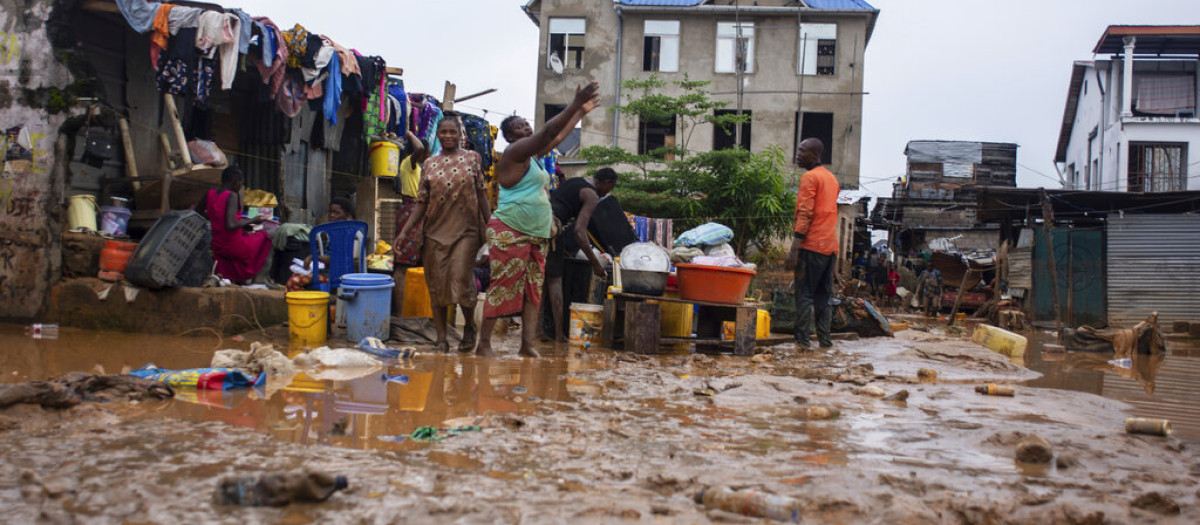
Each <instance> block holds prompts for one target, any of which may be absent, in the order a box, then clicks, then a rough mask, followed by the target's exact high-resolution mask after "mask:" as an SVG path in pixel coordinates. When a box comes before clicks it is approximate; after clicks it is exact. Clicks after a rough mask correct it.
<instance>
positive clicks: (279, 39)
mask: <svg viewBox="0 0 1200 525" xmlns="http://www.w3.org/2000/svg"><path fill="white" fill-rule="evenodd" d="M254 21H255V22H258V23H260V24H262V25H264V26H266V28H267V29H268V32H269V33H273V34H274V36H272V37H271V38H272V39H273V40H274V41H275V44H276V45H275V55H274V58H273V59H272V60H271V61H270V64H269V65H267V64H264V63H263V62H266V61H265V60H264V61H263V62H259V63H258V76H259V77H261V78H262V81H263V84H270V86H271V88H270V90H269V91H268V92H269V93H271V95H272V97H276V96H277V95H278V93H279V90H280V89H281V88H282V86H283V77H284V73H285V69H286V68H287V58H288V49H287V47H286V45H284V43H285V39H284V36H283V32H282V31H280V30H279V27H278V26H276V25H275V22H272V21H271V19H270V18H266V17H259V18H255V19H254ZM264 52H265V51H264Z"/></svg>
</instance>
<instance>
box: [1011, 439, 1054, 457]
mask: <svg viewBox="0 0 1200 525" xmlns="http://www.w3.org/2000/svg"><path fill="white" fill-rule="evenodd" d="M1052 459H1054V450H1053V449H1052V448H1051V447H1050V442H1049V441H1046V440H1045V438H1043V437H1041V436H1039V435H1037V434H1029V435H1027V436H1025V438H1024V439H1022V440H1021V442H1020V443H1019V444H1017V461H1020V462H1021V463H1034V464H1042V463H1049V462H1050V460H1052Z"/></svg>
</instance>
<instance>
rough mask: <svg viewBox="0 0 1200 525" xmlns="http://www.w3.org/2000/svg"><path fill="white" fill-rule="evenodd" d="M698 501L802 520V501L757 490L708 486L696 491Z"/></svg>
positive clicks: (747, 512)
mask: <svg viewBox="0 0 1200 525" xmlns="http://www.w3.org/2000/svg"><path fill="white" fill-rule="evenodd" d="M695 500H696V503H699V504H701V505H704V506H705V507H708V508H710V509H719V510H723V511H727V512H734V513H737V514H741V515H744V516H753V517H756V518H770V519H773V520H777V521H784V522H791V523H796V522H798V521H800V502H799V501H797V500H795V499H792V498H788V497H785V496H777V495H775V494H770V493H766V492H759V491H756V490H733V489H729V488H726V487H719V488H707V489H704V490H701V491H700V492H698V493H696V497H695Z"/></svg>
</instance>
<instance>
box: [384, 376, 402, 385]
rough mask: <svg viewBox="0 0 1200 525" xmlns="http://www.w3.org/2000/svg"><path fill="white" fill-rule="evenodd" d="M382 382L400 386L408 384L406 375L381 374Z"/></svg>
mask: <svg viewBox="0 0 1200 525" xmlns="http://www.w3.org/2000/svg"><path fill="white" fill-rule="evenodd" d="M382 377H383V380H384V381H387V382H390V383H399V384H401V385H407V384H408V374H396V375H387V374H383V376H382Z"/></svg>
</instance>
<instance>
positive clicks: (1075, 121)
mask: <svg viewBox="0 0 1200 525" xmlns="http://www.w3.org/2000/svg"><path fill="white" fill-rule="evenodd" d="M1092 53H1093V55H1094V56H1095V59H1094V60H1088V61H1079V62H1075V65H1074V68H1073V70H1072V73H1071V85H1070V91H1069V92H1068V93H1067V105H1066V108H1065V111H1064V113H1063V122H1062V130H1061V132H1060V133H1059V138H1058V151H1057V153H1056V155H1055V157H1054V160H1055V162H1056V163H1057V165H1058V169H1059V171H1060V173H1061V174H1062V175H1063V179H1064V180H1066V188H1067V189H1075V190H1090V191H1122V192H1169V191H1183V190H1200V118H1198V117H1200V114H1198V113H1197V111H1196V100H1197V98H1200V92H1198V90H1200V68H1198V67H1197V65H1198V63H1200V26H1109V27H1108V29H1107V30H1105V32H1104V35H1103V36H1101V37H1100V41H1099V42H1098V43H1097V44H1096V47H1095V48H1094V49H1093V50H1092ZM1189 153H1191V154H1190V155H1189Z"/></svg>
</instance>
